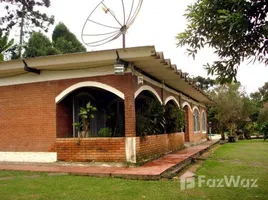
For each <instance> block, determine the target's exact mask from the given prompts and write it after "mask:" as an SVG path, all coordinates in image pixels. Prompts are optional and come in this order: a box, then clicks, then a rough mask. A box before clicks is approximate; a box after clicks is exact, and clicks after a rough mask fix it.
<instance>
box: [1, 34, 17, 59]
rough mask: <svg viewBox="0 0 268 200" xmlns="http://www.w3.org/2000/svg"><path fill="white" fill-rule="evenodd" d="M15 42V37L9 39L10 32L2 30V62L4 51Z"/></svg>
mask: <svg viewBox="0 0 268 200" xmlns="http://www.w3.org/2000/svg"><path fill="white" fill-rule="evenodd" d="M13 44H14V39H12V40H10V41H8V33H6V34H5V35H3V33H1V32H0V62H1V61H4V53H5V52H6V51H7V50H8V49H9V48H10V47H11V46H12V45H13Z"/></svg>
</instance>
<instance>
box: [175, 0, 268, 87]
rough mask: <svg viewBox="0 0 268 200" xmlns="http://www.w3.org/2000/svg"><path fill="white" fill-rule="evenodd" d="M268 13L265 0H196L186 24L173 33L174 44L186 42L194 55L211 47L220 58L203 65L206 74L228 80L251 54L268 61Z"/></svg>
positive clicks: (187, 15) (189, 53)
mask: <svg viewBox="0 0 268 200" xmlns="http://www.w3.org/2000/svg"><path fill="white" fill-rule="evenodd" d="M267 13H268V6H267V2H266V1H265V0H259V1H247V0H239V1H237V0H225V1H215V0H197V1H196V3H194V4H192V5H190V6H188V8H187V10H186V13H185V16H186V19H187V20H188V24H187V28H186V29H185V31H184V32H182V33H179V34H178V35H177V36H176V39H177V41H178V42H177V46H185V45H186V46H187V53H188V55H189V56H192V57H193V58H195V55H196V54H197V51H198V50H199V49H202V48H205V47H212V48H214V49H215V53H216V54H217V55H218V57H219V59H218V60H216V61H214V62H213V63H210V64H208V65H206V69H207V71H208V74H212V75H216V76H217V80H218V81H219V82H220V83H226V82H227V83H231V82H232V81H234V80H235V81H236V79H235V77H236V75H237V69H238V67H239V65H240V64H241V62H243V61H245V60H248V59H251V58H252V57H253V58H255V59H254V60H255V61H258V62H264V63H265V64H268V58H267V57H266V54H267V51H268V44H267V45H265V44H266V43H268V41H267V35H268V26H267V24H268V21H267V20H268V18H267V16H268V15H267ZM266 41H267V42H266ZM254 60H253V61H254Z"/></svg>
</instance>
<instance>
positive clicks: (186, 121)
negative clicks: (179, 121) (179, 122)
mask: <svg viewBox="0 0 268 200" xmlns="http://www.w3.org/2000/svg"><path fill="white" fill-rule="evenodd" d="M184 111H185V124H186V127H185V137H184V138H185V139H184V140H185V142H190V137H189V133H190V132H189V113H188V112H189V111H190V109H189V107H188V106H185V107H184Z"/></svg>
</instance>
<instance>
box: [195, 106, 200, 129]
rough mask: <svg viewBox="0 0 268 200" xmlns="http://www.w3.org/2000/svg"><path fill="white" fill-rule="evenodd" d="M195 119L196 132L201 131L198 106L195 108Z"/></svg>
mask: <svg viewBox="0 0 268 200" xmlns="http://www.w3.org/2000/svg"><path fill="white" fill-rule="evenodd" d="M193 110H194V111H193V119H194V120H193V121H194V132H195V133H199V132H200V113H199V110H198V109H197V108H194V109H193Z"/></svg>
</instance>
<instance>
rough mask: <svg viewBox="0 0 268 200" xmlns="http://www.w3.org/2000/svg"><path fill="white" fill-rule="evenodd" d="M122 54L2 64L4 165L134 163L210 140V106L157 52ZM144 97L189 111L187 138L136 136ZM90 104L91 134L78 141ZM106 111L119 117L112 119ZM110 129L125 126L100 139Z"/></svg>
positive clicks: (0, 117)
mask: <svg viewBox="0 0 268 200" xmlns="http://www.w3.org/2000/svg"><path fill="white" fill-rule="evenodd" d="M117 51H118V54H117V53H116V50H105V51H96V52H86V53H77V54H65V55H55V56H47V57H38V58H31V59H25V62H23V61H22V60H13V61H7V62H2V63H0V161H20V162H54V161H57V160H64V161H104V162H132V163H136V162H139V161H140V160H141V159H150V158H151V157H154V156H156V155H160V154H164V153H167V152H171V151H174V150H177V149H179V148H181V147H182V146H183V145H184V143H185V142H191V143H198V142H201V141H204V140H206V138H207V135H206V133H207V125H206V124H207V123H206V107H205V104H210V103H211V102H212V100H211V99H210V98H209V97H208V96H207V95H206V94H204V93H203V92H202V91H201V90H200V89H198V88H197V87H196V86H194V85H193V84H192V83H191V82H189V81H188V80H187V79H186V78H185V76H184V73H182V72H181V71H180V70H177V69H176V66H175V65H171V62H170V60H166V59H164V57H163V53H158V52H156V51H155V48H154V46H145V47H134V48H127V49H119V50H117ZM117 55H118V56H119V57H117ZM117 58H120V59H118V61H119V60H120V61H124V62H126V63H127V65H126V67H125V68H123V70H124V71H123V73H122V74H115V69H114V67H115V66H114V64H115V63H116V59H117ZM124 64H125V63H124ZM142 96H146V97H148V96H151V97H152V98H155V99H157V100H158V101H159V102H160V103H161V104H162V105H165V104H167V103H169V102H173V103H174V104H176V105H177V106H179V107H181V108H183V109H185V111H186V122H187V126H186V128H185V132H179V133H172V134H157V135H150V136H147V138H146V140H142V139H141V137H139V136H137V135H136V114H135V113H136V110H135V101H137V99H139V98H141V97H142ZM87 100H91V101H92V102H93V103H94V104H95V105H98V113H97V114H96V117H95V118H94V120H92V124H91V132H92V136H91V137H90V138H77V133H76V131H75V129H74V127H73V122H75V120H77V116H78V111H77V110H78V109H79V106H81V105H82V104H83V103H84V102H85V101H87ZM107 109H113V111H114V112H111V113H110V116H109V117H107V115H105V112H106V111H107ZM108 119H110V120H108ZM111 119H114V120H111ZM107 124H120V125H116V126H117V127H118V128H117V130H116V131H115V135H114V137H97V132H98V130H99V129H100V128H101V127H105V126H107Z"/></svg>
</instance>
